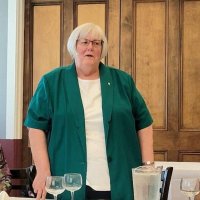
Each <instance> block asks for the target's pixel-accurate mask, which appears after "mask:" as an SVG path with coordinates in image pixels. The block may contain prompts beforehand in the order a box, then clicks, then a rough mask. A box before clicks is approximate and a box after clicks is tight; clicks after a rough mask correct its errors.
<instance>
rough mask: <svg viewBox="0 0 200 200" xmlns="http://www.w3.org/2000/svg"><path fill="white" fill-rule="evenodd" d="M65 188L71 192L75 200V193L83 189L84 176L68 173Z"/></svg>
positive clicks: (65, 177)
mask: <svg viewBox="0 0 200 200" xmlns="http://www.w3.org/2000/svg"><path fill="white" fill-rule="evenodd" d="M63 186H64V188H65V189H66V190H68V191H70V192H71V200H73V199H74V192H75V191H77V190H79V189H80V188H81V187H82V176H81V174H78V173H67V174H65V175H64V179H63Z"/></svg>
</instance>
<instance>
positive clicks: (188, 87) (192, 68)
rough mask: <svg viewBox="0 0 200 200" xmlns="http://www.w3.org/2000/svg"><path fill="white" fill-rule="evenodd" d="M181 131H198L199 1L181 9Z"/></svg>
mask: <svg viewBox="0 0 200 200" xmlns="http://www.w3.org/2000/svg"><path fill="white" fill-rule="evenodd" d="M182 20H183V21H182V24H183V29H182V35H183V37H182V38H183V39H182V44H183V46H182V74H181V75H182V82H181V84H182V85H181V86H182V96H181V103H182V110H181V112H182V113H181V116H182V121H181V122H182V123H181V129H186V130H192V131H200V118H199V116H200V1H185V2H184V4H183V9H182Z"/></svg>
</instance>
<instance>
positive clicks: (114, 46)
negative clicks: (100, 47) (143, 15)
mask: <svg viewBox="0 0 200 200" xmlns="http://www.w3.org/2000/svg"><path fill="white" fill-rule="evenodd" d="M120 5H121V4H120V0H115V1H109V12H108V19H109V20H107V21H108V27H109V28H108V41H109V44H108V56H107V60H108V65H111V66H115V67H116V68H119V67H120V63H119V62H120V56H121V55H120Z"/></svg>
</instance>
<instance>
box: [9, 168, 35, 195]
mask: <svg viewBox="0 0 200 200" xmlns="http://www.w3.org/2000/svg"><path fill="white" fill-rule="evenodd" d="M10 172H11V178H12V190H15V191H19V192H20V196H22V197H32V198H34V197H36V195H35V194H34V191H33V187H32V183H33V180H34V178H35V175H36V168H35V166H34V165H31V166H30V167H27V168H14V169H10Z"/></svg>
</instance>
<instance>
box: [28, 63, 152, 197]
mask: <svg viewBox="0 0 200 200" xmlns="http://www.w3.org/2000/svg"><path fill="white" fill-rule="evenodd" d="M99 70H100V82H101V95H102V110H103V121H104V130H105V141H106V151H107V160H108V167H109V173H110V181H111V196H112V199H113V200H120V199H121V200H133V185H132V171H131V169H132V168H135V167H137V166H139V165H141V162H142V160H141V152H140V145H139V140H138V136H137V131H138V130H140V129H142V128H145V127H147V126H149V125H151V124H152V118H151V116H150V113H149V111H148V109H147V107H146V105H145V102H144V100H143V98H142V96H141V95H140V94H139V92H138V90H137V89H136V87H135V84H134V82H133V79H132V77H131V76H130V75H129V74H127V73H125V72H123V71H120V70H118V69H115V68H111V67H108V66H105V65H104V64H102V63H100V65H99ZM25 126H27V127H32V128H37V129H42V130H44V131H45V132H46V133H47V141H48V153H49V158H50V165H51V173H52V175H63V174H65V173H67V172H76V173H81V174H82V178H83V186H82V188H81V189H80V190H79V191H77V192H75V199H77V200H82V199H85V184H86V171H87V162H86V161H87V157H86V156H87V153H86V137H85V120H84V110H83V105H82V101H81V95H80V91H79V85H78V79H77V73H76V68H75V64H74V63H73V64H72V65H69V66H67V67H60V68H57V69H55V70H53V71H51V72H49V73H47V74H46V75H44V76H43V77H42V79H41V81H40V83H39V85H38V88H37V90H36V92H35V94H34V96H33V98H32V100H31V102H30V105H29V109H28V113H27V118H26V120H25ZM38 153H39V152H38ZM97 173H98V172H97ZM99 176H101V174H99ZM59 196H60V197H63V196H65V199H70V194H69V192H65V193H64V194H61V195H59Z"/></svg>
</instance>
